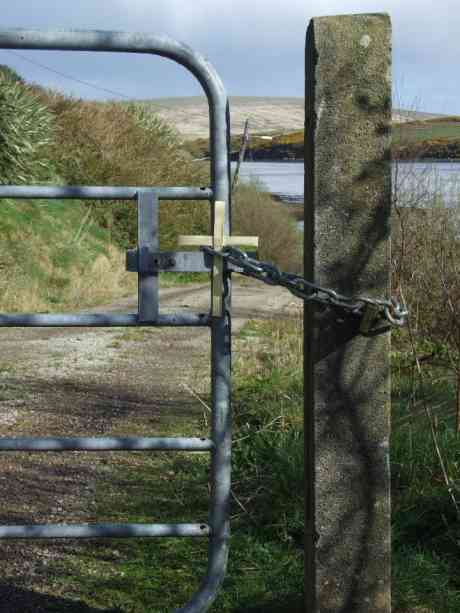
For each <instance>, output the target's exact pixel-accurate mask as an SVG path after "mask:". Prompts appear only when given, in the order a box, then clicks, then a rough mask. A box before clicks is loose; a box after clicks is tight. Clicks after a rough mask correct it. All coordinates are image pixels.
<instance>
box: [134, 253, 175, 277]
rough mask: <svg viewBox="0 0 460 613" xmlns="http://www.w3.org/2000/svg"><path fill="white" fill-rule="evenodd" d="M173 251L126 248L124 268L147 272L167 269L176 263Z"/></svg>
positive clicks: (142, 272)
mask: <svg viewBox="0 0 460 613" xmlns="http://www.w3.org/2000/svg"><path fill="white" fill-rule="evenodd" d="M175 255H176V254H175V253H174V252H173V251H170V252H168V251H156V252H153V251H149V250H148V249H145V248H144V249H140V250H139V249H128V251H127V252H126V270H128V271H129V272H140V273H141V274H148V273H152V272H160V270H169V269H171V268H174V266H175V265H176V258H175Z"/></svg>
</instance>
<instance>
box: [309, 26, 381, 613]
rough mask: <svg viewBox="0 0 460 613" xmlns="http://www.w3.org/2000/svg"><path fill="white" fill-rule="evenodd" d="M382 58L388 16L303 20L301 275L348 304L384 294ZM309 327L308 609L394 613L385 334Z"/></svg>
mask: <svg viewBox="0 0 460 613" xmlns="http://www.w3.org/2000/svg"><path fill="white" fill-rule="evenodd" d="M390 55H391V25H390V19H389V17H388V16H387V15H380V14H373V15H345V16H335V17H321V18H317V19H313V20H312V21H311V22H310V26H309V29H308V33H307V45H306V96H305V107H306V119H305V128H306V129H305V134H306V136H305V146H306V150H305V160H306V162H305V168H306V172H305V175H306V178H305V206H306V209H305V271H306V275H307V278H310V279H314V280H315V281H316V282H317V283H320V284H321V285H324V286H326V287H333V288H335V289H337V290H338V291H339V292H341V293H344V294H347V295H352V294H365V295H369V296H374V297H382V296H388V295H389V291H390V282H389V280H390V243H389V235H390V213H391V174H390V165H389V163H388V161H389V132H390V124H391V73H390V69H391V57H390ZM305 317H306V326H305V352H306V355H305V378H306V380H305V390H306V393H305V424H306V478H307V496H306V506H307V509H306V511H307V515H306V517H307V519H306V543H307V545H306V553H307V555H306V582H307V586H306V588H307V589H306V611H308V612H309V613H314V612H319V611H320V612H321V613H339V612H340V613H364V612H366V613H371V612H372V613H389V611H390V610H391V599H390V471H389V449H388V442H389V434H390V371H389V349H390V338H389V333H383V334H380V335H377V336H374V337H363V336H361V335H359V334H358V330H357V326H356V325H355V324H353V323H352V322H350V320H348V319H346V320H345V322H342V323H340V322H337V321H336V319H335V315H334V313H330V312H326V313H324V312H323V313H322V314H321V315H320V313H319V311H318V310H317V309H316V311H315V309H313V307H309V308H307V309H306V315H305ZM313 330H314V332H313Z"/></svg>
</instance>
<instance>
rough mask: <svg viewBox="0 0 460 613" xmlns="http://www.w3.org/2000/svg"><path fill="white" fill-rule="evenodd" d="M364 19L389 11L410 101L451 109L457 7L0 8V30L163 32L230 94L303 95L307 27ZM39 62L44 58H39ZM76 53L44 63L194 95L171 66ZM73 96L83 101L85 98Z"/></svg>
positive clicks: (147, 4) (122, 2)
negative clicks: (322, 20) (196, 55)
mask: <svg viewBox="0 0 460 613" xmlns="http://www.w3.org/2000/svg"><path fill="white" fill-rule="evenodd" d="M70 9H71V10H70ZM363 12H368V13H375V12H388V13H389V14H390V16H391V17H392V23H393V57H394V70H393V75H394V78H395V81H396V82H397V83H398V82H401V80H402V78H403V77H404V81H405V84H406V85H405V87H406V88H407V90H408V92H409V97H413V98H414V97H416V96H419V97H421V98H422V99H424V100H425V101H426V104H427V105H430V104H431V102H430V100H432V101H433V102H432V103H433V104H434V102H435V100H436V104H439V99H440V97H442V92H443V91H446V95H447V94H448V96H449V100H450V104H451V105H454V104H455V101H454V96H455V95H457V99H458V98H460V85H458V84H457V82H455V83H454V84H452V82H453V79H452V74H455V73H456V71H457V64H458V60H459V57H460V49H459V44H458V41H459V40H460V11H458V0H404V1H401V0H311V1H308V0H288V1H287V2H286V3H282V2H281V1H280V0H232V2H223V1H219V0H97V2H95V1H94V0H74V1H73V2H66V1H65V0H61V1H60V2H56V0H53V1H51V0H34V1H31V0H15V2H9V3H7V4H6V5H5V7H2V27H25V28H46V29H53V28H54V29H69V28H72V29H74V28H77V29H80V28H81V29H105V30H125V31H141V32H152V33H157V34H167V35H169V36H171V37H173V38H176V39H178V40H181V41H183V42H185V43H187V44H189V45H190V46H191V47H192V48H194V49H196V50H197V51H200V52H201V53H203V54H204V55H205V56H207V57H208V58H209V60H210V61H211V63H212V64H214V65H215V67H216V68H217V70H218V71H219V73H220V74H221V76H222V78H223V80H224V82H225V83H226V86H227V89H228V90H229V92H230V93H234V94H246V95H251V94H252V95H257V94H260V95H302V94H303V53H304V44H305V33H306V29H307V26H308V23H309V20H310V19H311V18H312V17H313V16H323V15H337V14H346V13H363ZM3 53H4V52H1V51H0V62H2V61H4V58H5V55H4V54H3ZM39 55H40V57H43V58H48V55H47V54H46V53H45V52H43V54H42V53H41V52H40V54H39ZM75 55H78V56H79V57H78V58H76V57H75ZM84 55H85V54H73V56H72V54H54V55H53V56H52V57H51V55H50V56H49V58H50V59H49V61H50V62H51V65H52V66H53V67H55V68H57V69H60V70H63V71H64V72H65V71H68V72H71V74H73V75H74V76H76V77H78V78H81V79H84V80H90V81H91V80H93V81H94V82H96V83H101V85H103V84H104V82H105V83H107V84H108V83H110V87H111V88H113V89H115V90H121V91H128V92H129V93H130V94H131V93H132V92H136V94H138V95H139V96H149V95H161V94H159V92H161V93H162V95H181V94H184V93H193V94H196V93H199V92H200V90H199V89H198V88H197V86H196V85H195V84H194V80H193V79H192V78H191V77H188V76H187V75H186V74H185V75H184V72H185V71H184V70H183V69H182V68H176V67H175V66H174V65H173V64H171V63H167V62H166V63H165V62H163V63H161V61H160V60H158V61H157V62H152V61H150V62H148V61H147V60H146V59H139V58H136V59H134V58H133V57H131V58H122V57H118V58H115V59H114V58H109V59H106V58H98V59H97V60H96V59H94V55H93V56H92V57H93V59H92V60H87V59H85V57H83V56H84ZM71 56H72V57H71ZM47 61H48V60H47ZM19 65H20V66H21V67H22V68H23V72H24V71H25V73H26V74H27V75H29V74H34V75H35V76H36V78H37V79H39V78H44V79H45V80H46V78H47V77H46V76H45V75H46V73H45V72H43V71H40V70H39V69H38V68H37V70H36V71H35V72H34V71H33V69H32V68H31V67H27V66H26V65H25V64H23V63H20V64H19ZM153 75H156V77H155V76H153ZM49 79H50V80H51V76H50V77H49ZM53 82H54V81H53ZM62 83H65V81H64V80H63V81H62ZM446 84H449V91H448V92H447V90H446ZM81 91H82V93H84V95H87V94H89V91H90V90H88V89H87V90H84V89H82V90H81ZM408 92H405V94H407V93H408ZM420 94H421V96H420ZM451 112H453V109H451Z"/></svg>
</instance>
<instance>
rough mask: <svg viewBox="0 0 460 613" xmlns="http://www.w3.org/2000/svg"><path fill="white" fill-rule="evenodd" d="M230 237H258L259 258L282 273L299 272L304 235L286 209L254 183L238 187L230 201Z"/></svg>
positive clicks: (242, 184)
mask: <svg viewBox="0 0 460 613" xmlns="http://www.w3.org/2000/svg"><path fill="white" fill-rule="evenodd" d="M232 224H233V233H234V234H241V235H247V236H248V235H249V236H253V235H257V236H259V239H260V241H259V250H258V253H259V257H260V259H262V260H268V261H271V262H273V263H275V264H276V265H277V266H279V267H280V268H281V269H283V270H285V271H288V272H294V273H299V272H301V271H302V266H303V264H302V252H303V249H302V247H303V234H302V233H301V232H300V231H299V230H298V229H297V224H296V220H295V219H294V218H293V217H292V215H291V214H290V213H289V211H288V210H287V208H286V207H285V206H284V205H282V204H280V203H278V202H275V200H273V198H271V196H270V195H269V194H267V193H264V192H263V191H262V186H261V185H259V184H258V183H257V182H253V183H249V184H244V183H240V184H239V185H238V188H237V189H236V190H235V194H234V197H233V217H232Z"/></svg>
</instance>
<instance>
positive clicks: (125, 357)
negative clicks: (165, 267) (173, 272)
mask: <svg viewBox="0 0 460 613" xmlns="http://www.w3.org/2000/svg"><path fill="white" fill-rule="evenodd" d="M209 300H210V288H209V285H208V284H203V285H190V286H189V285H187V286H182V287H175V288H168V289H164V290H162V291H161V293H160V304H161V308H162V310H165V311H167V310H169V309H172V310H189V311H193V312H206V311H208V309H209ZM296 304H298V301H297V300H296V299H295V298H294V297H293V296H292V295H291V294H289V293H288V292H287V291H286V290H284V289H283V288H279V287H273V286H269V285H265V284H263V283H260V282H256V281H254V280H251V279H240V280H238V281H236V282H235V283H234V284H233V333H234V338H235V335H237V334H238V332H239V331H240V330H241V328H242V326H243V325H244V324H245V323H246V322H247V321H248V319H271V318H274V317H277V316H280V317H284V316H290V313H292V309H293V308H294V309H295V306H294V305H296ZM136 308H137V304H136V300H135V299H134V298H130V299H125V300H123V301H120V302H118V303H117V304H114V305H110V306H108V307H100V308H98V309H97V311H99V312H102V311H104V310H112V311H120V312H133V311H135V310H136ZM297 308H298V307H297ZM209 337H210V334H209V330H208V329H207V328H92V329H91V328H61V329H59V328H4V329H2V330H0V338H1V353H0V435H1V436H102V435H104V436H110V435H113V436H117V435H123V434H124V435H136V434H141V433H142V434H143V435H145V432H146V428H147V429H148V430H149V431H150V435H151V436H155V435H161V434H162V428H163V425H164V424H165V423H168V424H169V425H170V423H171V420H174V422H175V423H177V435H181V433H182V432H181V430H182V429H183V427H184V425H185V424H186V423H190V420H192V419H193V420H194V423H195V422H196V418H197V416H198V415H200V414H202V412H203V406H202V404H201V403H200V401H199V399H198V398H197V396H196V395H195V391H198V392H199V393H206V390H207V389H209V370H210V368H209V344H210V343H209ZM181 426H182V427H181ZM197 435H201V436H202V435H203V433H198V432H197ZM111 455H112V454H111V453H109V454H105V455H103V454H97V453H91V452H90V453H88V452H78V453H75V452H70V453H66V454H59V453H48V454H43V453H42V454H27V453H18V452H16V453H11V452H5V453H3V454H2V456H1V458H2V459H1V463H0V480H1V482H2V490H1V491H2V498H3V504H2V506H1V511H0V523H2V524H22V523H46V522H53V523H59V522H87V521H89V522H91V521H96V520H99V521H100V520H101V518H99V517H96V514H95V508H96V502H95V494H96V488H97V483H98V479H101V478H104V474H106V475H109V473H110V457H111ZM67 547H71V548H73V550H75V548H76V547H78V545H77V544H75V542H73V543H72V542H71V541H60V542H58V543H52V544H49V542H47V541H41V542H40V541H27V542H26V541H2V542H0V555H1V556H2V562H3V563H2V577H1V579H0V613H2V612H5V613H7V612H13V611H15V612H16V611H24V612H27V611H34V612H35V613H38V612H40V611H47V610H48V609H47V606H48V605H47V604H46V603H47V602H48V600H49V596H46V597H45V596H44V595H45V594H46V593H47V592H48V593H49V590H50V588H49V581H50V578H49V577H47V575H46V572H45V571H46V565H47V564H48V561H49V560H50V559H51V558H53V557H55V556H58V555H62V554H63V553H65V550H66V548H67ZM40 594H43V597H42V596H41V595H40ZM42 598H44V600H42ZM47 599H48V600H47ZM44 603H45V604H44ZM66 606H67V605H66ZM53 610H54V609H53ZM65 610H66V611H67V610H72V611H73V610H74V609H67V608H65ZM77 610H78V611H80V610H81V611H87V610H88V611H90V609H75V611H77ZM91 611H92V609H91Z"/></svg>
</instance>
